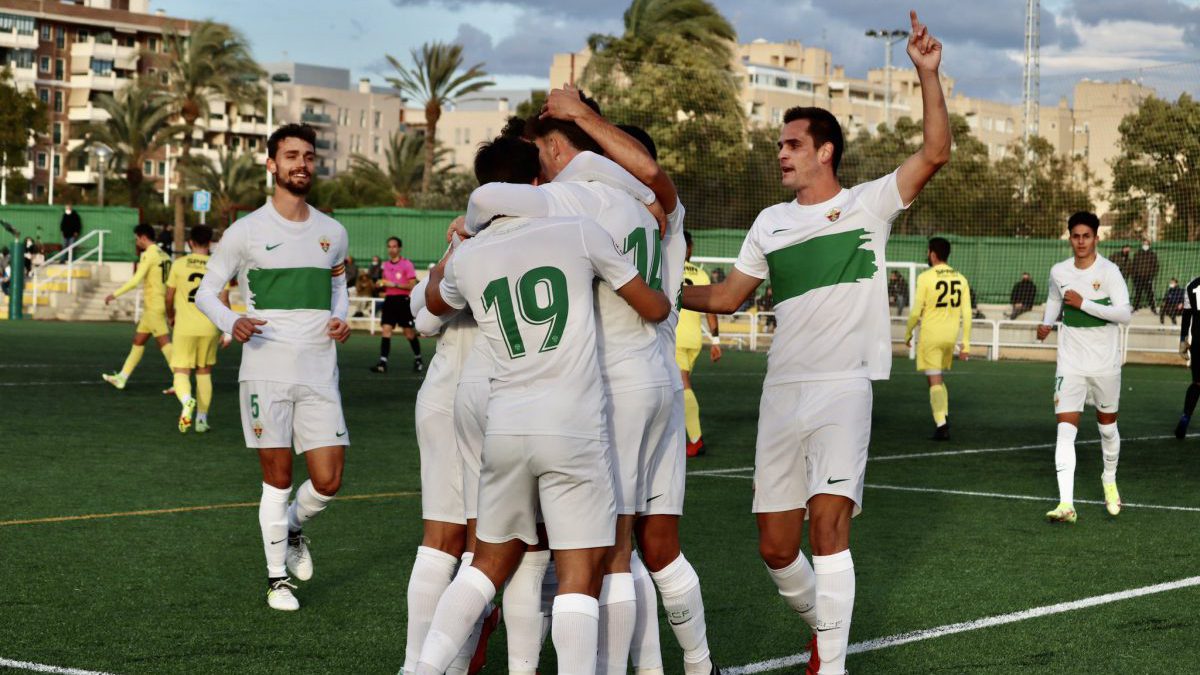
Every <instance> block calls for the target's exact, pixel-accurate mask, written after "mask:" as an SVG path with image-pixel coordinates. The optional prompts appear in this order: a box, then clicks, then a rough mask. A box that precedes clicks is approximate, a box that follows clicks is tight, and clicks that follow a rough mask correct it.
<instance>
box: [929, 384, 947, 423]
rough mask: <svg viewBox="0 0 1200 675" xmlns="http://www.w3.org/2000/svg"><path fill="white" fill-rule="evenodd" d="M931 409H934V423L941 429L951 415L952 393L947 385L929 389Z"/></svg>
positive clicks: (936, 385)
mask: <svg viewBox="0 0 1200 675" xmlns="http://www.w3.org/2000/svg"><path fill="white" fill-rule="evenodd" d="M929 407H930V408H932V409H933V421H934V423H936V424H937V425H938V426H939V427H940V426H942V425H943V424H945V423H946V416H947V415H949V414H950V392H949V391H946V385H944V384H935V385H933V386H932V387H930V388H929Z"/></svg>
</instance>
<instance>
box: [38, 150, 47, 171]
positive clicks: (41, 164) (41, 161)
mask: <svg viewBox="0 0 1200 675" xmlns="http://www.w3.org/2000/svg"><path fill="white" fill-rule="evenodd" d="M37 168H39V169H44V168H46V153H44V152H39V153H38V154H37Z"/></svg>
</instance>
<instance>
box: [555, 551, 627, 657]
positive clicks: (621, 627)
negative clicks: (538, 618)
mask: <svg viewBox="0 0 1200 675" xmlns="http://www.w3.org/2000/svg"><path fill="white" fill-rule="evenodd" d="M560 597H561V596H560ZM599 604H600V633H599V638H598V640H599V649H600V651H599V661H598V662H597V664H596V672H597V673H601V674H602V673H612V674H613V675H623V674H624V673H625V672H626V667H627V664H628V663H629V646H630V645H631V644H632V643H633V625H634V624H635V623H636V622H637V592H636V591H635V590H634V587H633V574H631V573H629V572H622V573H619V574H606V575H604V581H603V584H602V585H601V587H600V601H599ZM557 634H558V633H557V631H556V632H555V635H557Z"/></svg>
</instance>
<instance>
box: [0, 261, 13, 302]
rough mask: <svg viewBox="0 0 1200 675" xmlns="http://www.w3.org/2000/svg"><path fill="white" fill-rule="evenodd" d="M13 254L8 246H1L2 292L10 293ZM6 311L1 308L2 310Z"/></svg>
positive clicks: (0, 284)
mask: <svg viewBox="0 0 1200 675" xmlns="http://www.w3.org/2000/svg"><path fill="white" fill-rule="evenodd" d="M11 263H12V255H11V254H10V253H9V252H8V247H7V246H5V247H4V248H0V292H3V293H4V294H5V295H8V282H9V278H10V277H11V276H12V265H11ZM3 311H5V310H4V309H3V308H0V312H3Z"/></svg>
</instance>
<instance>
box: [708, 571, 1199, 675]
mask: <svg viewBox="0 0 1200 675" xmlns="http://www.w3.org/2000/svg"><path fill="white" fill-rule="evenodd" d="M1192 586H1200V576H1196V577H1187V578H1186V579H1179V580H1177V581H1168V582H1166V583H1161V584H1154V585H1152V586H1142V587H1141V588H1131V589H1129V590H1126V591H1117V592H1115V593H1106V594H1104V595H1096V596H1093V597H1090V598H1083V599H1081V600H1072V601H1070V602H1060V603H1058V604H1054V605H1044V606H1042V607H1034V608H1033V609H1026V610H1022V611H1019V612H1012V613H1011V614H1000V615H997V616H989V617H984V618H982V619H974V620H972V621H963V622H961V623H951V624H947V625H945V626H938V627H936V628H926V629H925V630H915V631H910V632H907V633H899V634H897V635H890V636H888V637H882V638H875V639H874V640H866V641H864V642H856V643H854V644H852V645H850V646H849V648H848V649H847V650H846V653H847V654H860V653H862V652H870V651H876V650H879V649H887V648H888V647H896V646H899V645H904V644H909V643H910V642H920V641H921V640H930V639H933V638H938V637H942V636H945V635H954V634H956V633H966V632H968V631H974V630H979V629H981V628H992V627H994V626H1003V625H1005V624H1010V623H1016V622H1018V621H1026V620H1029V619H1037V618H1041V617H1044V616H1051V615H1054V614H1062V613H1064V612H1073V611H1075V610H1078V609H1086V608H1088V607H1096V606H1098V605H1106V604H1109V603H1113V602H1121V601H1123V600H1132V599H1134V598H1140V597H1144V596H1147V595H1154V594H1157V593H1166V592H1167V591H1174V590H1178V589H1181V588H1189V587H1192ZM807 661H808V652H802V653H800V654H793V655H791V656H785V657H782V658H777V659H770V660H767V661H758V662H756V663H750V664H747V665H744V666H739V667H736V668H728V669H725V670H724V671H723V672H726V673H729V674H730V675H748V674H749V673H765V672H767V671H771V670H779V669H781V668H789V667H792V666H796V665H799V664H802V663H806V662H807Z"/></svg>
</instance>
